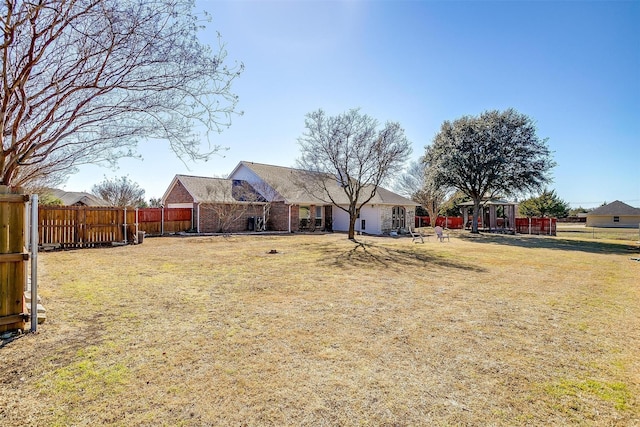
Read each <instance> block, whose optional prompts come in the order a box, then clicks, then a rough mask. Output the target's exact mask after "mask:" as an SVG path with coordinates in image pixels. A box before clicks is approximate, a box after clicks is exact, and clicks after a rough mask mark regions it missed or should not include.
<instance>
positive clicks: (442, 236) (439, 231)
mask: <svg viewBox="0 0 640 427" xmlns="http://www.w3.org/2000/svg"><path fill="white" fill-rule="evenodd" d="M433 231H434V232H435V233H436V237H437V238H438V240H440V241H441V242H444V239H447V241H449V242H450V241H451V240H450V239H449V233H445V232H444V230H443V229H442V227H440V226H439V225H437V226H436V227H435V228H434V229H433Z"/></svg>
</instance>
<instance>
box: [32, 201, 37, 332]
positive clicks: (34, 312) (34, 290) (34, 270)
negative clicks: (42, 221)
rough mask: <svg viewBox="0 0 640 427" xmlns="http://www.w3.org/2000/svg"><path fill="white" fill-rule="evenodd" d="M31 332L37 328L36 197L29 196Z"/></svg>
mask: <svg viewBox="0 0 640 427" xmlns="http://www.w3.org/2000/svg"><path fill="white" fill-rule="evenodd" d="M30 240H31V332H35V331H36V329H37V327H38V195H37V194H33V195H32V196H31V234H30Z"/></svg>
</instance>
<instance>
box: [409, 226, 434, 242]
mask: <svg viewBox="0 0 640 427" xmlns="http://www.w3.org/2000/svg"><path fill="white" fill-rule="evenodd" d="M408 229H409V234H411V241H412V242H414V243H424V237H425V236H423V235H422V233H421V232H419V231H417V230H411V227H408ZM427 239H429V236H427Z"/></svg>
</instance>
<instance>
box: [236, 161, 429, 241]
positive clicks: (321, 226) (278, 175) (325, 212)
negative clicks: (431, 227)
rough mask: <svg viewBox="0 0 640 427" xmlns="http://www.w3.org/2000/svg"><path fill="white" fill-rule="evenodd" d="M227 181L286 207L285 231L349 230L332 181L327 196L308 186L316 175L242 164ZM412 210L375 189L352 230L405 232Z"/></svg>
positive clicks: (408, 204)
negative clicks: (245, 185) (244, 184)
mask: <svg viewBox="0 0 640 427" xmlns="http://www.w3.org/2000/svg"><path fill="white" fill-rule="evenodd" d="M326 177H327V176H325V178H326ZM229 178H231V179H239V180H243V181H246V182H248V183H250V184H251V185H252V186H253V188H255V189H256V191H258V192H260V193H261V194H262V195H263V196H264V197H265V198H266V199H268V200H273V201H278V202H282V203H284V205H285V206H287V207H288V213H287V218H286V220H287V222H288V226H289V231H299V230H335V231H348V229H349V215H348V213H347V212H346V211H345V210H343V209H341V207H342V208H345V209H346V207H347V206H348V198H347V195H346V194H345V193H344V190H343V189H342V188H341V187H340V186H339V185H338V182H337V181H336V180H335V179H334V178H333V177H329V179H328V181H327V182H325V185H326V187H327V189H328V190H329V193H330V194H328V195H327V194H323V193H322V191H317V189H315V190H314V188H313V187H312V185H311V184H310V182H311V181H313V180H315V179H316V178H317V174H314V173H312V172H309V171H303V170H299V169H293V168H286V167H282V166H273V165H265V164H262V163H254V162H245V161H243V162H240V163H239V164H238V165H237V166H236V168H235V169H234V170H233V171H232V172H231V174H230V175H229ZM365 190H368V191H371V190H373V188H371V189H366V188H365ZM366 192H367V191H365V193H366ZM334 202H335V204H334ZM336 205H337V206H336ZM416 206H418V203H415V202H414V201H412V200H409V199H407V198H405V197H402V196H400V195H398V194H396V193H393V192H391V191H389V190H387V189H384V188H382V187H378V188H377V189H376V194H375V196H374V197H373V198H372V199H371V200H370V201H369V202H368V203H367V204H366V205H365V206H363V207H362V209H361V210H360V217H359V218H358V219H357V221H356V230H357V231H359V232H364V233H368V234H385V233H388V232H390V231H394V230H403V229H406V228H407V227H409V226H413V224H414V222H415V210H416ZM280 220H282V218H280Z"/></svg>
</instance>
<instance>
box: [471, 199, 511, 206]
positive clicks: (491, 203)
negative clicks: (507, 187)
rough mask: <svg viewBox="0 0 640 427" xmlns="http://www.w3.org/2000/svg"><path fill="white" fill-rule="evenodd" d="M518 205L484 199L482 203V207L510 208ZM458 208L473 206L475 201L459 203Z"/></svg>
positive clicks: (499, 200) (500, 200) (505, 201)
mask: <svg viewBox="0 0 640 427" xmlns="http://www.w3.org/2000/svg"><path fill="white" fill-rule="evenodd" d="M517 204H518V203H517V202H510V201H508V200H504V199H482V201H481V202H480V205H482V206H492V205H493V206H509V205H517ZM458 206H473V201H469V202H462V203H458Z"/></svg>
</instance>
